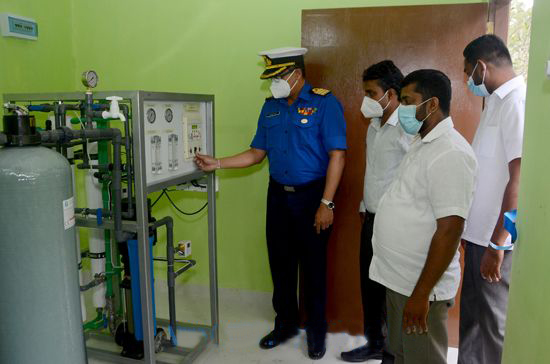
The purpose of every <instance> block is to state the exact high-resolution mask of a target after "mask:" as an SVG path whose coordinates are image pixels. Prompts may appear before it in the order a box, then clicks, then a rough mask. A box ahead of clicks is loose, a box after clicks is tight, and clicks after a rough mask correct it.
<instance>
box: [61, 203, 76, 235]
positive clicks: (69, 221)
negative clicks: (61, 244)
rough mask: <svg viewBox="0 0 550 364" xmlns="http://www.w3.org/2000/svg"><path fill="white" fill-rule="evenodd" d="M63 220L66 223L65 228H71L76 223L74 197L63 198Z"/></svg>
mask: <svg viewBox="0 0 550 364" xmlns="http://www.w3.org/2000/svg"><path fill="white" fill-rule="evenodd" d="M63 222H64V225H65V230H67V229H70V228H72V227H73V226H74V225H75V218H74V197H71V198H69V199H67V200H63Z"/></svg>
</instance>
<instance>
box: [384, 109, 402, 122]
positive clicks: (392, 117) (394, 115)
mask: <svg viewBox="0 0 550 364" xmlns="http://www.w3.org/2000/svg"><path fill="white" fill-rule="evenodd" d="M398 109H399V108H398V107H397V108H395V110H394V111H393V113H392V114H391V115H390V117H389V119H388V120H387V121H386V124H388V125H391V126H396V125H397V123H398V122H399V116H398V112H397V110H398Z"/></svg>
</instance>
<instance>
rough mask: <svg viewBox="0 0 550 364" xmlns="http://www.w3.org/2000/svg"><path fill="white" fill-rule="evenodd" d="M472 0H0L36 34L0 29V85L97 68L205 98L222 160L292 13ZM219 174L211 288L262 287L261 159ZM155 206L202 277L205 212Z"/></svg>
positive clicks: (239, 138) (32, 85)
mask: <svg viewBox="0 0 550 364" xmlns="http://www.w3.org/2000/svg"><path fill="white" fill-rule="evenodd" d="M474 2H479V1H478V0H447V1H437V0H389V1H388V0H386V1H384V0H301V1H297V0H280V1H278V2H276V3H273V2H267V1H251V0H233V1H224V0H186V1H181V0H163V1H162V2H153V1H145V0H118V1H106V0H96V1H80V0H50V1H48V2H47V3H45V2H41V1H33V0H1V2H0V12H4V11H6V12H12V13H16V14H19V15H22V16H27V17H31V18H35V19H36V20H37V21H38V23H39V32H40V39H39V40H38V41H37V42H32V41H25V40H19V39H9V38H3V37H0V55H1V60H0V93H4V92H30V91H32V92H35V91H43V92H55V91H74V90H83V87H82V85H80V77H79V75H80V73H81V72H82V71H84V70H85V69H94V70H96V71H97V72H98V73H99V75H100V85H99V87H98V89H99V90H129V89H146V90H153V91H173V92H188V93H206V94H214V95H215V96H216V149H217V155H218V156H224V155H229V154H232V153H237V152H239V151H241V150H243V149H245V148H247V147H248V145H249V143H250V141H251V139H252V137H253V134H254V131H255V128H256V122H257V117H258V113H259V110H260V108H261V105H262V103H263V100H264V98H265V97H266V96H268V95H269V91H268V85H267V83H266V82H262V81H260V80H259V78H258V76H259V74H260V73H261V69H262V63H261V59H260V57H258V56H257V53H258V51H260V50H264V49H269V48H275V47H281V46H287V45H296V46H298V45H300V39H301V33H300V24H301V11H302V9H315V8H334V7H366V6H391V5H424V4H452V3H474ZM54 8H55V16H53V15H52V14H54V13H53V10H52V9H54ZM427 41H429V40H427ZM219 176H220V178H221V183H220V193H219V199H218V201H219V204H218V246H219V269H220V274H219V276H220V285H221V286H223V287H232V288H242V289H253V290H270V289H271V279H270V275H269V266H268V262H267V252H266V248H265V236H264V226H265V222H264V219H265V218H264V216H265V199H266V185H267V180H268V173H267V165H266V164H265V163H264V164H263V165H261V166H257V167H254V168H250V169H248V170H243V171H222V172H220V173H219ZM79 185H80V186H82V181H81V180H79ZM173 196H174V197H176V198H175V201H176V203H177V204H178V205H179V206H180V207H181V208H183V209H185V210H187V211H192V210H194V209H196V208H198V207H200V206H202V204H203V203H204V201H205V200H204V196H202V195H201V194H198V193H190V192H176V193H174V194H173ZM154 197H155V195H153V198H154ZM82 200H83V199H82V198H80V199H79V203H81V201H82ZM165 214H172V215H174V216H178V218H176V234H175V235H176V239H181V240H183V239H186V240H187V239H189V240H192V241H193V243H194V244H193V245H194V246H193V252H194V253H193V258H195V259H196V260H197V261H198V267H197V268H196V269H194V270H193V272H191V273H186V275H184V276H183V277H180V279H181V280H184V281H189V282H192V283H199V284H202V283H205V282H206V281H207V275H208V269H207V262H208V259H207V249H206V244H207V241H206V234H205V233H206V213H204V212H203V213H202V214H200V215H197V216H196V217H193V218H189V217H183V216H181V215H178V214H177V212H175V211H174V210H173V209H172V208H171V207H170V206H169V205H168V204H167V203H166V200H163V201H161V202H160V203H159V205H158V206H156V207H155V209H154V215H155V216H157V217H161V216H164V215H165ZM84 236H85V234H84ZM163 236H164V232H161V237H163ZM83 245H84V246H85V242H83ZM163 251H164V246H163V245H162V244H159V247H157V248H155V254H157V255H163ZM156 264H159V263H156ZM163 271H164V270H163V269H162V268H161V267H160V266H159V267H157V273H158V274H157V277H158V279H164V275H163V274H162V272H163Z"/></svg>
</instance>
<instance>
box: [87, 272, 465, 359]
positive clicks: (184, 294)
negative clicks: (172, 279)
mask: <svg viewBox="0 0 550 364" xmlns="http://www.w3.org/2000/svg"><path fill="white" fill-rule="evenodd" d="M155 286H156V288H155V289H156V295H157V302H156V305H157V315H158V316H159V317H167V316H168V310H167V302H166V299H165V297H166V294H165V293H166V292H165V288H164V287H163V284H162V282H159V281H157V284H156V285H155ZM176 296H177V301H176V302H177V315H178V321H185V322H193V323H209V314H210V311H209V306H208V290H207V289H205V288H204V287H185V288H183V289H182V288H179V287H178V290H177V295H176ZM273 317H274V314H273V311H272V308H271V294H270V293H258V292H243V291H239V290H229V289H221V290H220V318H221V320H222V322H221V326H220V346H219V347H217V346H214V345H212V346H210V347H208V348H207V349H206V351H205V352H204V353H203V354H202V355H201V356H200V357H199V358H198V359H197V360H196V361H195V363H196V364H247V363H254V364H264V363H265V364H267V363H292V364H301V363H311V364H312V363H315V364H317V363H318V364H324V363H326V364H328V363H339V364H341V363H343V361H342V360H341V359H340V353H341V352H342V351H347V350H351V349H353V348H355V347H358V346H360V345H363V344H364V343H365V338H364V337H360V336H350V335H348V334H329V335H328V336H327V353H326V355H325V357H324V358H323V359H321V360H316V361H314V360H311V359H309V358H308V357H307V345H306V338H305V332H304V331H303V330H300V334H299V335H298V336H297V337H295V338H293V339H292V340H290V341H289V342H287V343H285V344H283V345H281V346H280V347H277V348H275V349H272V350H262V349H260V348H259V346H258V342H259V340H260V338H261V337H263V336H264V335H265V334H267V333H268V332H269V331H270V330H271V329H272V326H273ZM178 340H179V341H180V342H182V341H183V340H184V338H183V337H181V335H178ZM457 355H458V350H457V349H455V348H450V349H449V355H448V363H449V364H456V361H457ZM378 363H380V361H379V360H370V361H368V362H367V364H378ZM89 364H102V362H100V361H96V360H92V359H90V361H89Z"/></svg>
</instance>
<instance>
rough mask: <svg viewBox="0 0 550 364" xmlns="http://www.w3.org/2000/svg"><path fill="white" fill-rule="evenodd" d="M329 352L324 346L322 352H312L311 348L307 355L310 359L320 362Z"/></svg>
mask: <svg viewBox="0 0 550 364" xmlns="http://www.w3.org/2000/svg"><path fill="white" fill-rule="evenodd" d="M326 352H327V348H326V346H325V345H323V348H322V349H321V350H314V349H313V350H312V349H310V348H308V349H307V355H309V358H310V359H313V360H319V359H322V358H323V356H325V353H326Z"/></svg>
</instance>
